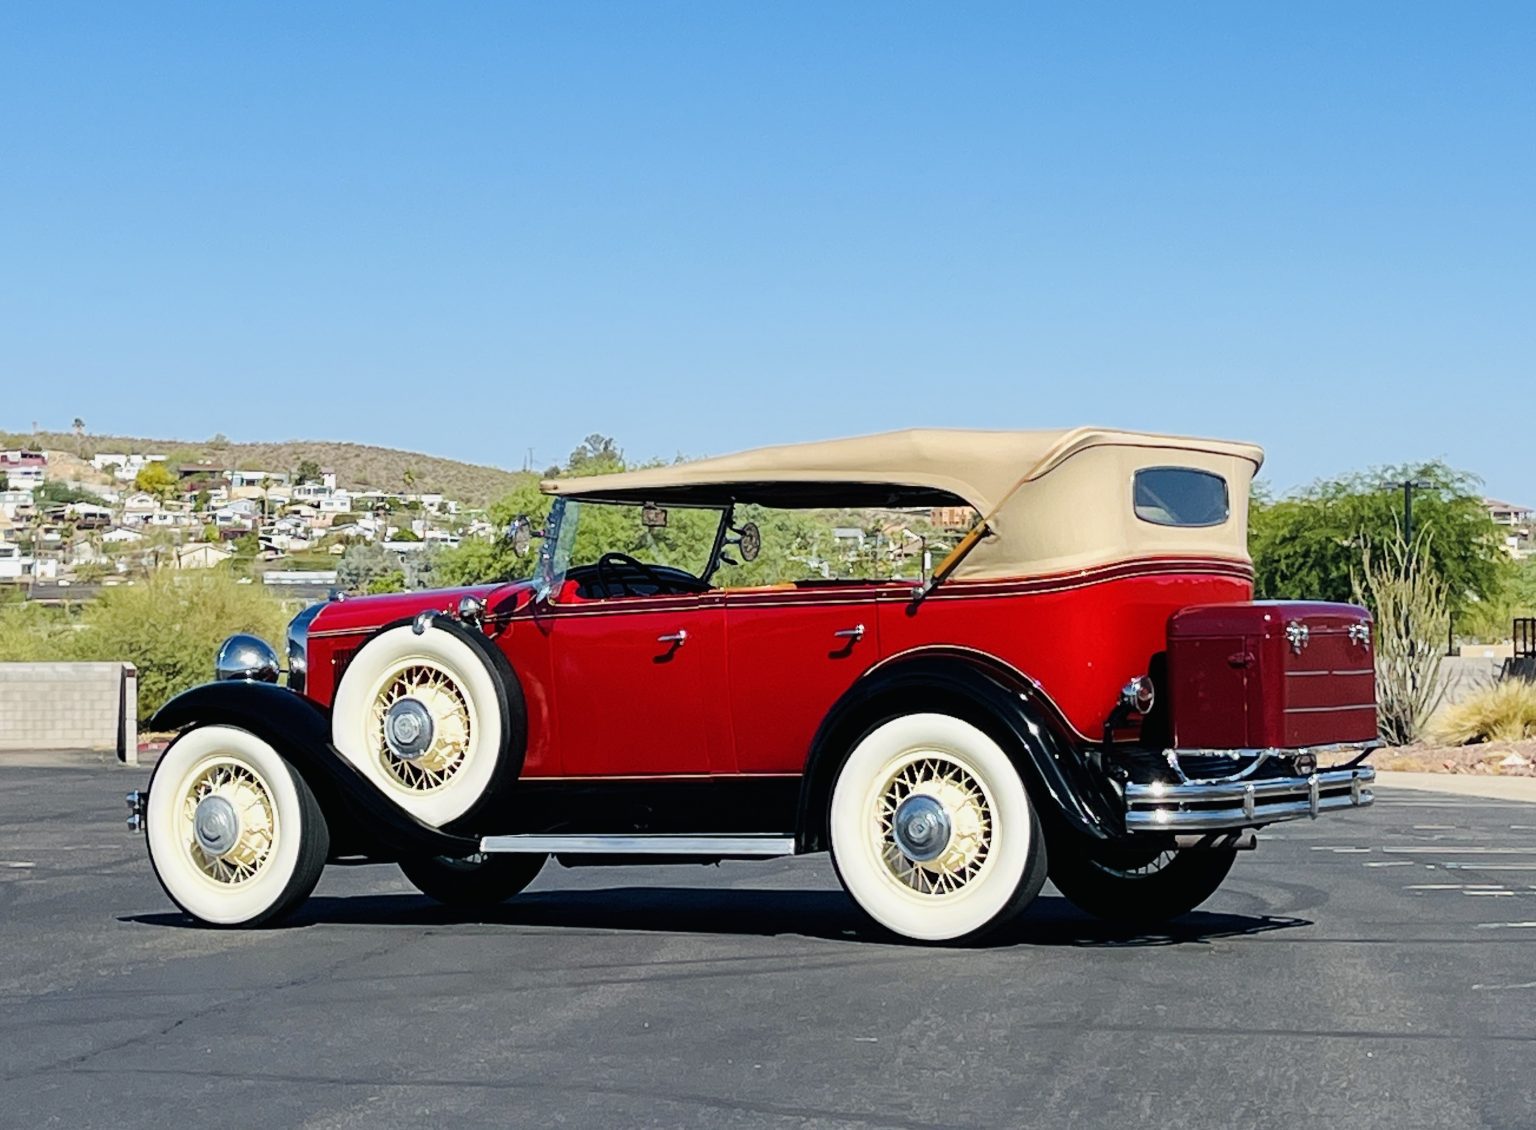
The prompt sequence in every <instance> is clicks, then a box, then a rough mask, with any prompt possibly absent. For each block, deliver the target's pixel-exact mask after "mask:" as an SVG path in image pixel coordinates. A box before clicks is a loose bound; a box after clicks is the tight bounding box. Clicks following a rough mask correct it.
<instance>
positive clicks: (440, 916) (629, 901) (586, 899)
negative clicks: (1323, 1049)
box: [120, 887, 1312, 949]
mask: <svg viewBox="0 0 1536 1130" xmlns="http://www.w3.org/2000/svg"><path fill="white" fill-rule="evenodd" d="M120 921H123V922H134V923H138V924H141V925H149V926H169V927H190V926H193V925H194V923H193V922H192V920H191V919H190V918H188V917H187V916H185V915H182V914H177V913H160V914H140V915H126V916H124V917H123V918H121V919H120ZM318 925H350V926H470V925H478V926H507V927H551V928H564V929H574V930H599V931H624V930H633V931H637V932H650V933H681V934H723V935H756V936H774V935H800V936H804V937H812V938H824V939H830V940H836V941H859V942H871V943H883V944H894V945H901V944H907V943H905V941H904V940H903V939H900V938H896V937H894V936H892V935H890V934H888V933H886V932H885V931H883V930H880V929H879V928H878V927H876V926H874V925H873V924H871V923H870V922H869V921H868V920H867V919H865V918H864V917H863V916H862V915H861V914H859V912H858V911H857V909H856V908H855V907H854V905H853V903H852V902H851V901H850V900H849V898H848V896H847V895H845V894H844V893H843V892H841V891H794V890H764V889H756V888H746V889H742V888H736V889H711V888H708V887H613V888H605V889H600V890H570V891H558V890H556V891H534V892H530V893H528V894H523V895H519V896H518V897H517V898H515V899H513V900H512V901H510V902H507V903H503V904H502V905H500V906H496V907H489V908H476V909H463V908H455V907H445V906H440V905H438V904H437V903H435V902H433V901H431V900H430V899H428V898H426V897H425V896H422V895H405V894H400V895H358V896H351V897H345V898H338V897H334V896H319V897H315V898H311V899H310V900H309V901H308V902H306V903H305V904H304V905H303V906H302V907H300V908H299V909H298V910H297V911H296V912H295V913H294V914H293V916H292V917H290V918H289V919H287V920H286V921H285V922H283V923H282V925H281V927H279V928H290V929H291V928H303V927H308V926H318ZM1310 925H1312V923H1311V921H1310V920H1309V919H1305V918H1295V917H1288V916H1282V915H1270V914H1261V915H1252V914H1230V913H1222V912H1219V911H1202V910H1196V911H1193V912H1192V913H1189V914H1185V915H1183V916H1181V917H1179V918H1176V919H1173V920H1172V921H1170V922H1166V923H1163V924H1161V925H1159V926H1156V927H1152V928H1133V927H1127V926H1118V925H1114V924H1111V923H1106V922H1101V921H1099V920H1098V919H1095V918H1091V917H1089V916H1088V915H1086V914H1084V913H1083V912H1081V911H1079V910H1078V909H1077V908H1076V907H1075V906H1073V905H1072V904H1071V903H1070V902H1068V901H1067V900H1066V899H1064V898H1062V897H1060V896H1059V895H1042V896H1041V897H1040V898H1038V899H1036V900H1035V902H1034V903H1033V904H1031V906H1030V907H1029V909H1028V910H1026V911H1025V912H1024V913H1023V914H1022V915H1021V916H1020V917H1019V918H1017V919H1015V920H1014V921H1013V922H1012V923H1010V924H1009V925H1008V926H1007V927H1005V928H1003V929H1001V930H999V931H997V932H995V933H993V934H991V935H989V936H988V937H987V938H985V939H984V940H982V941H981V942H980V943H976V944H977V945H980V946H981V947H983V948H986V949H999V948H1007V947H1011V946H1075V947H1086V948H1108V947H1128V946H1129V947H1146V946H1168V945H1190V944H1199V943H1207V942H1211V941H1215V940H1219V939H1223V938H1241V937H1249V936H1254V935H1258V934H1265V933H1270V932H1272V931H1276V930H1290V929H1295V928H1298V927H1302V926H1310Z"/></svg>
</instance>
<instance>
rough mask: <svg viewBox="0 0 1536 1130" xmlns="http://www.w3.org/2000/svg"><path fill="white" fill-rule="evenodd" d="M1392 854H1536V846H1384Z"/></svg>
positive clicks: (1383, 849)
mask: <svg viewBox="0 0 1536 1130" xmlns="http://www.w3.org/2000/svg"><path fill="white" fill-rule="evenodd" d="M1381 850H1382V851H1384V852H1388V853H1390V854H1393V855H1536V847H1384V848H1382V849H1381Z"/></svg>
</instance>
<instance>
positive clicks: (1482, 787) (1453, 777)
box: [1376, 770, 1536, 804]
mask: <svg viewBox="0 0 1536 1130" xmlns="http://www.w3.org/2000/svg"><path fill="white" fill-rule="evenodd" d="M1376 785H1377V787H1378V788H1383V789H1412V790H1415V791H1418V792H1428V793H1441V794H1447V795H1452V796H1473V797H1487V798H1489V799H1492V800H1513V801H1521V802H1524V803H1526V804H1536V777H1494V776H1483V775H1481V774H1471V773H1404V772H1394V771H1390V770H1378V771H1377V773H1376Z"/></svg>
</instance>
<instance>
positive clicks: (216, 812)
mask: <svg viewBox="0 0 1536 1130" xmlns="http://www.w3.org/2000/svg"><path fill="white" fill-rule="evenodd" d="M182 791H183V795H182V802H181V812H180V820H179V825H178V828H177V837H178V838H179V839H182V840H184V841H186V842H187V844H188V846H189V848H190V850H191V853H192V860H193V862H194V863H196V864H197V865H198V866H199V867H200V868H201V869H202V872H203V874H205V875H207V876H208V877H209V878H210V879H212V880H213V881H214V882H216V883H228V884H230V885H231V886H238V885H239V884H241V883H248V882H250V881H251V880H252V879H255V878H256V877H257V875H259V874H260V873H261V869H262V868H263V867H265V866H266V865H267V863H268V862H270V861H271V859H272V848H273V845H274V844H276V842H277V835H278V828H277V802H276V800H275V799H273V796H272V789H271V787H270V786H269V785H268V784H267V782H266V781H265V780H264V779H263V778H262V776H261V775H260V774H259V773H257V772H256V771H255V770H254V769H252V768H251V767H250V766H249V765H247V764H246V763H245V762H244V761H241V760H238V759H237V758H233V757H228V756H224V755H220V754H214V755H213V756H211V757H209V758H207V759H206V760H205V761H203V762H201V763H199V765H198V767H197V771H196V772H195V773H194V774H193V776H192V780H191V784H190V785H189V786H187V787H186V788H184V789H183V790H182Z"/></svg>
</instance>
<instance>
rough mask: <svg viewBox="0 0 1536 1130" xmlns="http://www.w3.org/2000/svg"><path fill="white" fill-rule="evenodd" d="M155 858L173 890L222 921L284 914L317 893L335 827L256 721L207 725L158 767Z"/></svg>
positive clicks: (151, 819) (152, 797)
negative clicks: (254, 729)
mask: <svg viewBox="0 0 1536 1130" xmlns="http://www.w3.org/2000/svg"><path fill="white" fill-rule="evenodd" d="M144 816H145V832H146V838H147V840H148V843H149V860H150V864H151V866H153V867H154V870H155V877H156V878H158V879H159V880H160V885H161V886H162V887H164V888H165V893H166V894H168V895H170V897H171V901H173V902H174V903H175V904H176V905H177V906H179V907H180V908H181V909H182V910H184V911H186V912H187V913H188V914H190V915H191V916H192V917H194V918H197V919H199V920H201V921H203V922H207V923H210V924H212V925H216V926H259V925H263V924H265V923H268V922H273V921H276V920H277V919H279V918H282V917H283V916H284V915H285V914H287V913H288V912H289V911H291V910H292V909H293V908H294V907H296V906H297V905H298V904H299V903H301V902H303V901H304V900H305V899H306V898H308V897H309V894H310V892H311V891H313V890H314V889H315V883H316V882H318V881H319V879H320V872H321V871H322V870H323V869H324V867H325V859H326V855H327V854H328V853H329V850H330V835H329V832H328V829H327V828H326V823H325V817H324V815H322V813H321V811H320V806H319V804H318V803H316V801H315V797H314V794H313V793H311V792H310V790H309V786H308V785H307V784H306V783H305V781H304V778H303V777H302V776H301V775H300V774H299V773H298V772H297V771H295V770H294V769H293V767H292V766H290V765H289V764H288V763H287V762H286V761H284V760H283V759H282V758H281V757H280V756H278V753H277V751H276V750H274V749H273V748H272V747H271V746H270V745H268V744H267V743H266V742H264V741H262V740H261V739H260V738H258V737H257V736H256V735H255V734H252V733H251V732H250V731H248V730H242V729H238V728H236V727H234V726H201V727H198V728H196V729H192V730H188V731H187V732H186V733H184V734H182V735H181V736H180V737H179V738H177V739H176V740H175V741H174V742H172V743H171V746H170V748H168V749H167V750H166V751H165V753H164V754H162V755H161V757H160V761H159V763H158V764H157V765H156V766H155V771H154V774H153V775H152V776H151V777H150V786H149V800H148V802H147V803H146V805H145V813H144Z"/></svg>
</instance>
